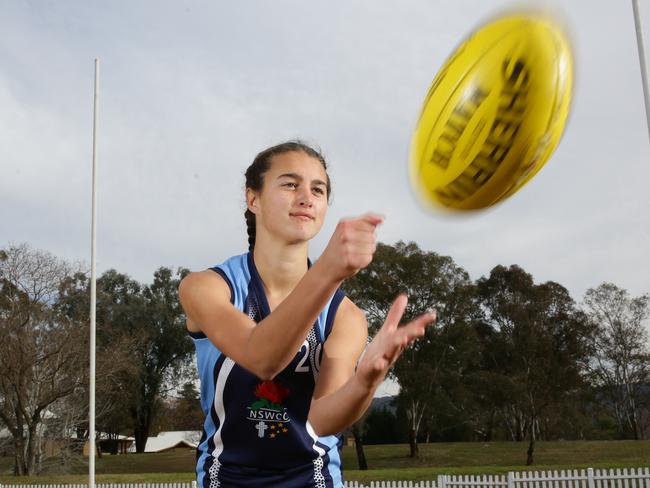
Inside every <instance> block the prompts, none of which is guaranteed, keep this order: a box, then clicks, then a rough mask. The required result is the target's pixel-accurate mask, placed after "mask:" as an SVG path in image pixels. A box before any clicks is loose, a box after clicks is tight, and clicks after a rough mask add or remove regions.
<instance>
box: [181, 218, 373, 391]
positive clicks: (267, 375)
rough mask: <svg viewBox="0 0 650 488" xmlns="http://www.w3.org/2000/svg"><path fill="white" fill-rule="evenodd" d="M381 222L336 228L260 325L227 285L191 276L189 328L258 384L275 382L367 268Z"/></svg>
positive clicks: (208, 275) (212, 276) (186, 290)
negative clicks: (349, 281)
mask: <svg viewBox="0 0 650 488" xmlns="http://www.w3.org/2000/svg"><path fill="white" fill-rule="evenodd" d="M382 221H383V219H382V218H381V217H379V216H376V215H370V214H369V215H365V216H362V217H359V218H356V219H350V220H343V221H341V222H339V224H338V225H337V227H336V230H335V232H334V234H333V235H332V238H331V239H330V242H329V244H328V245H327V248H326V249H325V251H324V252H323V254H322V256H321V257H320V259H319V260H318V261H316V263H314V265H313V266H312V267H311V268H310V269H309V270H308V271H307V273H306V274H305V275H304V276H303V278H302V279H301V280H300V282H299V283H298V285H297V286H296V287H295V288H294V290H293V291H292V292H291V293H290V294H289V296H288V297H287V298H286V299H285V300H284V301H283V302H282V303H281V304H280V305H278V307H277V308H276V309H275V310H274V311H273V312H272V313H271V314H269V315H268V316H267V317H266V318H265V319H264V320H262V321H261V322H260V323H259V324H256V323H255V322H254V321H253V320H252V319H251V318H250V317H248V315H246V314H245V313H243V312H242V311H240V310H238V309H237V308H235V307H234V306H233V305H232V304H231V303H230V289H229V287H228V284H227V283H226V282H225V281H224V279H223V278H222V277H221V276H219V275H218V274H217V273H214V272H212V271H202V272H198V273H190V274H189V275H188V276H187V277H185V278H184V279H183V281H182V282H181V284H180V287H179V297H180V301H181V305H182V306H183V309H184V310H185V314H186V315H187V318H188V323H191V324H193V325H195V326H196V327H198V328H199V329H200V330H201V331H202V332H203V333H204V334H205V335H206V336H207V338H208V339H209V340H210V341H211V342H212V343H213V344H214V345H215V346H216V347H217V348H218V349H219V350H220V351H221V352H223V353H224V354H225V355H226V356H228V357H230V358H231V359H232V360H234V361H235V362H236V363H237V364H239V365H240V366H242V367H244V368H246V369H247V370H248V371H250V372H251V373H253V374H255V375H256V376H258V377H259V378H261V379H271V378H273V377H274V376H275V375H277V374H278V373H279V372H280V371H282V370H283V369H284V368H285V367H286V366H287V365H288V364H289V363H290V362H291V360H292V359H293V358H294V356H295V355H296V351H298V350H299V348H300V346H301V344H302V342H303V341H304V339H305V336H306V335H307V333H308V332H309V329H311V327H312V326H313V324H314V322H315V320H316V318H317V317H318V315H319V314H320V312H321V311H322V310H323V308H324V307H325V305H326V304H327V302H328V300H329V298H330V297H331V296H332V295H333V294H334V292H335V291H336V289H337V288H338V287H339V285H340V284H341V283H342V281H343V280H344V279H345V278H347V277H348V276H351V275H353V274H355V273H356V272H357V271H359V270H360V269H363V268H365V267H366V266H368V264H370V262H371V261H372V256H373V254H374V252H375V248H376V241H375V234H374V232H375V228H376V226H377V225H379V224H380V223H381V222H382Z"/></svg>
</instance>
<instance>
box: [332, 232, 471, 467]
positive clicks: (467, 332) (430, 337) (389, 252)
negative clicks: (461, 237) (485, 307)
mask: <svg viewBox="0 0 650 488" xmlns="http://www.w3.org/2000/svg"><path fill="white" fill-rule="evenodd" d="M344 286H345V291H346V293H347V294H348V295H349V296H350V298H351V299H352V300H353V301H354V302H355V303H356V304H357V305H358V306H359V307H361V308H362V309H363V310H364V311H365V312H366V314H367V316H368V319H369V326H370V330H371V333H375V332H376V331H377V330H378V328H379V327H380V326H381V324H382V323H383V320H384V318H385V316H386V313H387V312H388V309H389V307H390V304H391V303H392V301H393V300H394V299H395V297H396V296H397V295H398V294H400V293H406V294H407V295H408V297H409V304H408V307H407V309H406V313H405V316H404V319H403V320H404V321H408V320H410V319H412V318H414V317H415V316H417V315H419V314H422V313H424V312H426V311H427V310H430V309H432V308H435V309H436V310H437V312H438V322H437V325H436V326H435V327H432V328H430V329H429V331H428V332H427V334H426V336H425V337H424V338H422V339H420V340H419V341H417V342H416V343H415V344H414V345H413V346H412V347H410V348H409V349H408V350H406V351H405V352H404V353H403V354H402V356H401V357H400V359H399V360H398V361H397V363H396V364H395V367H394V368H393V370H392V373H391V374H392V375H393V377H394V378H395V379H397V380H398V381H399V384H400V387H401V390H400V402H401V404H402V407H403V408H404V411H405V412H406V416H407V419H408V439H409V445H410V455H411V456H412V457H415V456H417V454H418V444H417V442H418V434H419V432H420V428H421V426H422V424H423V420H425V419H426V417H427V415H429V414H432V413H433V410H432V409H431V406H432V399H434V398H438V394H439V392H441V391H446V392H447V394H448V395H449V396H450V397H453V396H454V395H458V394H460V393H459V390H462V388H459V389H456V385H455V381H456V379H457V378H458V377H459V376H462V374H463V371H464V369H465V363H466V361H467V360H468V359H469V358H470V356H471V353H469V352H468V348H470V349H471V347H472V346H471V345H470V344H471V342H472V341H471V337H472V329H471V327H470V325H471V321H470V319H471V317H472V311H473V305H472V301H471V299H470V297H471V281H470V279H469V275H468V274H467V272H465V271H464V270H463V269H462V268H460V267H459V266H457V265H456V264H455V263H454V261H453V260H452V259H451V258H450V257H447V256H440V255H439V254H436V253H434V252H425V251H422V250H421V249H420V248H419V247H418V246H417V245H416V244H415V243H412V242H411V243H404V242H398V243H396V244H395V245H394V246H390V245H386V244H381V243H380V244H379V245H378V246H377V251H376V252H375V255H374V258H373V261H372V263H371V265H370V266H368V267H367V268H366V269H364V270H362V271H360V272H359V273H358V274H357V275H356V276H354V277H353V278H351V279H349V280H347V281H346V282H345V285H344ZM468 337H469V339H468ZM450 401H451V400H450ZM425 422H426V420H425Z"/></svg>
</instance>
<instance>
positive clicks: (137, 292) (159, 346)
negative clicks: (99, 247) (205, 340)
mask: <svg viewBox="0 0 650 488" xmlns="http://www.w3.org/2000/svg"><path fill="white" fill-rule="evenodd" d="M186 273H187V270H179V271H178V272H177V273H176V274H174V273H173V272H172V270H170V269H169V268H164V267H163V268H160V269H158V270H157V271H156V272H155V273H154V280H153V283H152V284H151V285H148V286H143V285H141V284H140V283H138V282H137V281H135V280H133V279H132V278H130V277H129V276H128V275H125V274H122V273H118V272H117V271H115V270H110V271H107V272H106V273H104V274H103V275H102V276H101V277H100V279H99V280H98V282H97V289H98V310H97V322H98V324H101V328H100V327H99V326H98V333H97V338H98V344H100V345H101V347H102V348H104V349H106V350H110V349H111V348H113V347H115V345H116V344H123V343H125V342H126V341H125V340H124V337H125V336H128V337H129V338H131V340H132V343H131V346H130V349H131V354H132V357H131V368H130V370H129V371H126V372H124V374H122V375H121V377H120V381H119V383H120V390H121V392H122V395H121V403H122V405H123V406H124V407H125V408H126V410H127V411H128V413H129V417H130V421H131V425H132V426H133V431H134V437H135V440H136V450H137V452H143V451H144V448H145V445H146V441H147V438H148V437H149V430H150V428H151V426H152V422H153V421H154V418H155V415H156V414H157V412H158V410H159V409H160V406H161V403H160V402H161V398H162V396H164V395H165V394H167V393H168V390H169V389H171V388H174V386H175V385H177V384H178V383H180V381H181V380H182V379H184V376H185V375H186V374H187V373H186V371H187V369H188V366H189V364H188V361H189V359H190V358H191V353H192V351H193V348H192V342H191V340H190V338H189V337H188V335H187V332H186V330H185V327H184V316H183V314H182V310H181V308H180V305H179V302H178V298H177V289H178V284H179V282H180V279H182V277H183V276H184V275H185V274H186ZM100 330H101V332H100Z"/></svg>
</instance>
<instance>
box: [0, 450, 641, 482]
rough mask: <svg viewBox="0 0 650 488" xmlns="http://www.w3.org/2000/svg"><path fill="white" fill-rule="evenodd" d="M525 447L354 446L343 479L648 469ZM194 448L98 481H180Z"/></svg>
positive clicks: (102, 467)
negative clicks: (364, 463) (414, 449)
mask: <svg viewBox="0 0 650 488" xmlns="http://www.w3.org/2000/svg"><path fill="white" fill-rule="evenodd" d="M527 447H528V445H527V444H526V443H515V442H491V443H471V442H463V443H435V444H421V445H420V456H419V457H418V458H417V459H411V458H409V457H408V453H409V450H408V446H407V445H383V446H366V448H365V451H366V456H367V458H368V465H369V467H370V468H371V469H370V470H368V471H359V470H357V469H356V468H357V462H356V455H355V451H354V449H353V448H350V447H345V448H344V449H343V466H344V468H345V471H344V473H345V479H347V480H356V481H361V482H369V481H373V480H375V481H381V480H413V481H418V480H426V479H433V478H435V477H436V476H437V475H438V474H441V473H447V474H496V473H503V472H507V471H516V470H529V469H535V470H548V469H569V468H571V469H573V468H576V469H578V468H586V467H594V468H622V467H641V466H650V441H575V442H574V441H570V442H569V441H567V442H539V443H537V447H536V454H535V461H536V462H535V465H534V466H532V467H530V468H528V467H526V466H524V462H525V459H526V449H527ZM194 462H195V454H194V451H193V450H177V451H171V452H166V453H160V454H128V455H121V456H108V455H106V456H104V457H103V458H102V459H98V460H97V461H96V472H97V481H98V482H122V483H140V482H174V481H176V482H178V481H190V480H192V479H193V472H194ZM12 467H13V458H2V457H0V483H16V482H18V480H19V481H20V483H45V482H50V483H73V482H75V483H80V482H84V481H86V473H87V470H88V467H87V464H86V461H85V460H81V459H79V460H76V461H75V462H74V463H73V464H72V465H71V466H70V465H69V466H61V465H60V464H58V465H57V464H56V463H48V464H47V467H46V470H45V472H44V473H42V474H41V475H40V476H38V477H33V478H20V479H19V478H15V477H13V476H11V470H12Z"/></svg>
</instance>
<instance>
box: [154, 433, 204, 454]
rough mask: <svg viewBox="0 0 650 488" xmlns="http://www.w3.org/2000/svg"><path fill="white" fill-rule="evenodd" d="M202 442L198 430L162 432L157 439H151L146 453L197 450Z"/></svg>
mask: <svg viewBox="0 0 650 488" xmlns="http://www.w3.org/2000/svg"><path fill="white" fill-rule="evenodd" d="M200 440H201V432H200V431H198V430H176V431H172V432H160V433H159V434H158V435H157V436H156V437H149V438H148V439H147V445H146V446H145V448H144V452H165V451H170V450H172V449H196V447H197V446H198V445H199V441H200Z"/></svg>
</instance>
